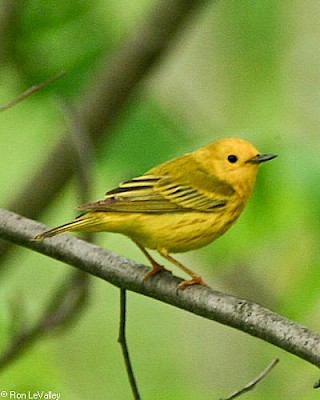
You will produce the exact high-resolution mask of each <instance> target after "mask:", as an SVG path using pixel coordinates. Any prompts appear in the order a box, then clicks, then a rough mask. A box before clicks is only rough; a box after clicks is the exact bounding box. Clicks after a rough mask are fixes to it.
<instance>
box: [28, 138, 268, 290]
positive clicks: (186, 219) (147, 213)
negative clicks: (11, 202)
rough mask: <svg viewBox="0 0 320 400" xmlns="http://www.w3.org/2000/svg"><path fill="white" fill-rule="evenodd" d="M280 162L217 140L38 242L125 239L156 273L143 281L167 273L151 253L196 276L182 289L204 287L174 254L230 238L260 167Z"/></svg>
mask: <svg viewBox="0 0 320 400" xmlns="http://www.w3.org/2000/svg"><path fill="white" fill-rule="evenodd" d="M275 157H276V155H274V154H260V153H259V152H258V151H257V150H256V149H255V148H254V147H253V146H252V145H251V144H250V143H248V142H246V141H244V140H242V139H238V138H227V139H220V140H217V141H215V142H213V143H210V144H208V145H207V146H204V147H201V148H200V149H198V150H196V151H194V152H193V153H188V154H185V155H183V156H181V157H177V158H174V159H172V160H170V161H167V162H165V163H163V164H160V165H158V166H156V167H154V168H152V169H150V170H149V171H148V172H146V173H145V174H144V175H141V176H139V177H136V178H133V179H132V180H130V181H127V182H123V183H121V184H120V185H119V186H118V187H117V188H115V189H113V190H111V191H109V192H107V193H106V196H105V198H104V199H103V200H99V201H96V202H92V203H88V204H84V205H81V206H80V207H78V209H79V210H85V211H86V213H85V214H83V215H81V216H79V217H78V218H76V219H75V220H74V221H72V222H70V223H68V224H65V225H62V226H59V227H57V228H54V229H51V230H49V231H47V232H44V233H42V234H41V235H38V236H36V237H35V240H42V239H45V238H48V237H50V236H54V235H57V234H59V233H62V232H67V231H85V232H98V231H106V232H115V233H122V234H123V235H126V236H128V237H129V238H131V239H132V240H133V241H134V242H135V243H136V244H137V245H138V246H139V248H140V249H141V250H142V252H143V253H144V254H145V256H146V257H147V258H148V260H149V261H150V262H151V265H152V270H151V271H150V272H148V273H147V274H146V275H145V277H144V279H148V278H150V277H151V276H153V275H154V274H156V273H157V272H159V271H162V270H164V267H163V266H161V265H160V264H158V263H157V262H156V261H155V260H154V259H153V258H152V257H151V256H150V254H149V253H148V252H147V251H146V248H148V249H154V250H157V251H158V253H160V254H161V255H162V256H163V257H164V258H166V259H167V260H169V261H170V262H172V263H173V264H175V265H177V266H178V267H179V268H181V269H182V270H183V271H184V272H186V273H187V274H188V275H190V276H191V279H189V280H186V281H183V282H182V283H180V285H179V287H180V288H185V287H186V286H188V285H192V284H195V283H198V284H202V285H205V283H204V281H203V280H202V278H201V277H200V276H199V275H197V274H196V273H194V272H193V271H191V270H190V269H189V268H187V267H186V266H184V265H183V264H181V263H180V262H179V261H177V260H176V259H174V258H173V257H172V256H171V255H170V253H179V252H185V251H189V250H193V249H197V248H199V247H202V246H205V245H207V244H208V243H210V242H212V241H213V240H215V239H217V238H218V237H219V236H221V235H222V234H223V233H224V232H226V230H227V229H229V228H230V226H231V225H232V224H233V223H234V222H235V220H236V219H237V218H238V217H239V215H240V214H241V212H242V210H243V208H244V206H245V203H246V201H247V200H248V198H249V196H250V193H251V191H252V188H253V186H254V183H255V178H256V173H257V170H258V166H259V165H260V163H262V162H264V161H268V160H271V159H273V158H275Z"/></svg>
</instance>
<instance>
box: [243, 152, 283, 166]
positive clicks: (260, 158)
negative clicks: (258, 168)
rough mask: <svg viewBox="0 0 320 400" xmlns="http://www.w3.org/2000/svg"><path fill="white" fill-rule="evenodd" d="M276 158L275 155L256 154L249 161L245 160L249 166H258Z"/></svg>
mask: <svg viewBox="0 0 320 400" xmlns="http://www.w3.org/2000/svg"><path fill="white" fill-rule="evenodd" d="M276 157H278V156H277V155H276V154H257V155H256V156H255V157H253V158H250V160H247V161H246V163H249V164H260V163H263V162H265V161H269V160H272V159H273V158H276Z"/></svg>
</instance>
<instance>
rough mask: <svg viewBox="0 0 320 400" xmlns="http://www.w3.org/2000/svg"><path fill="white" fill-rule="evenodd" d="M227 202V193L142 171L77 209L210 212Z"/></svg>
mask: <svg viewBox="0 0 320 400" xmlns="http://www.w3.org/2000/svg"><path fill="white" fill-rule="evenodd" d="M226 203H227V197H226V196H221V195H219V194H218V195H216V196H215V193H212V196H211V193H210V195H208V193H207V192H206V191H201V189H200V188H197V187H196V186H195V187H194V186H190V185H188V184H184V183H177V182H175V181H173V180H172V179H171V178H170V177H169V176H168V175H166V176H154V175H142V176H140V177H137V178H134V179H132V180H131V181H127V182H124V183H122V184H120V185H119V186H118V187H117V188H115V189H113V190H111V191H109V192H107V193H106V197H105V198H104V199H103V200H100V201H97V202H93V203H88V204H84V205H82V206H80V207H79V209H80V210H101V211H120V212H133V213H134V212H136V213H164V212H180V211H193V210H197V211H204V212H212V211H214V210H215V209H216V208H218V207H222V206H224V205H225V204H226Z"/></svg>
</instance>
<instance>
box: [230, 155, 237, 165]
mask: <svg viewBox="0 0 320 400" xmlns="http://www.w3.org/2000/svg"><path fill="white" fill-rule="evenodd" d="M228 161H229V162H231V163H232V164H234V163H236V162H237V161H238V157H237V156H234V155H233V154H231V155H230V156H228Z"/></svg>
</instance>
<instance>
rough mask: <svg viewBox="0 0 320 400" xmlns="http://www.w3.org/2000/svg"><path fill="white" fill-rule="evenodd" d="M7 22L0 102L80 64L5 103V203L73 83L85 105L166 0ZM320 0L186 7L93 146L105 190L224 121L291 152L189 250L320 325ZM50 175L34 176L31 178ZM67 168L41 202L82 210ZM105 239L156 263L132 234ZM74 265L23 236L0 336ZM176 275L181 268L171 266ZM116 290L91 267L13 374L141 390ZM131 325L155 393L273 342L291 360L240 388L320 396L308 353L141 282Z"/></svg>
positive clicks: (232, 383)
mask: <svg viewBox="0 0 320 400" xmlns="http://www.w3.org/2000/svg"><path fill="white" fill-rule="evenodd" d="M18 3H19V5H18V6H17V10H16V14H15V18H14V20H12V21H8V22H9V27H8V28H7V30H6V31H5V33H3V40H2V39H1V44H0V46H2V47H3V48H2V50H4V49H5V51H1V60H0V61H1V63H0V75H1V79H0V104H2V103H4V102H6V101H7V100H9V99H11V98H13V97H15V96H16V95H17V94H18V93H20V92H21V91H23V90H24V89H26V88H27V87H29V86H31V85H32V84H34V83H38V82H40V81H42V80H44V79H47V78H48V77H50V76H51V75H53V74H55V73H57V72H58V71H60V70H66V71H67V75H66V76H65V77H64V78H62V79H61V80H60V81H58V82H56V83H54V84H52V85H51V86H50V87H47V88H45V89H44V90H43V91H41V92H39V93H37V94H35V95H33V96H32V97H30V98H28V99H27V100H25V101H24V102H23V103H21V104H19V105H17V106H16V107H14V108H12V109H10V110H8V111H6V112H4V113H1V116H0V121H1V131H0V165H1V168H0V179H1V188H2V190H1V191H0V201H1V207H7V205H8V204H9V201H10V199H11V198H13V197H14V196H15V195H16V194H17V193H18V192H19V188H20V187H21V186H22V185H23V184H24V182H25V181H26V180H28V179H29V177H31V176H32V174H33V173H34V171H35V170H36V169H37V167H38V166H39V165H41V162H42V161H43V160H45V159H46V156H47V154H49V152H50V148H51V147H52V146H53V145H54V144H55V142H56V141H57V140H58V139H59V137H60V136H61V135H63V133H64V130H65V127H66V118H65V115H64V110H63V107H61V99H62V100H63V101H69V102H70V103H71V104H76V103H77V99H78V98H79V96H80V95H81V93H82V91H83V90H85V88H86V85H87V84H88V80H89V79H91V77H92V76H94V74H95V71H96V68H97V66H98V65H99V64H100V63H101V61H102V60H103V59H104V57H105V54H110V55H111V54H112V51H114V50H116V49H117V48H118V46H119V45H120V44H121V42H122V40H123V39H125V37H126V35H127V34H128V33H129V32H130V30H132V29H134V28H135V26H138V25H139V23H140V21H142V20H143V18H145V17H146V16H147V14H148V11H149V9H151V8H152V6H153V5H154V4H155V2H153V1H147V0H144V1H142V0H140V1H135V2H132V1H130V0H100V1H91V2H84V1H81V0H71V1H69V2H62V1H58V0H57V1H51V2H40V1H34V0H33V1H31V0H25V1H22V2H18ZM319 21H320V3H319V2H317V1H315V0H309V1H304V2H302V1H289V0H287V1H281V2H279V1H276V0H273V1H271V0H266V1H256V2H255V1H248V0H247V1H241V2H240V1H237V0H232V1H220V2H212V3H210V2H209V3H208V5H207V7H205V8H203V9H202V10H201V12H199V13H197V14H196V15H195V16H194V18H193V19H192V20H190V21H189V23H188V24H187V26H186V27H185V29H184V31H183V32H182V33H181V34H180V35H179V36H178V37H177V40H176V41H175V43H174V45H173V46H172V48H171V50H170V52H169V53H167V54H166V56H165V57H164V58H163V60H162V61H161V63H160V64H159V65H157V66H156V68H155V69H154V70H153V71H152V74H150V75H148V79H146V80H144V82H143V84H142V85H141V87H140V91H139V94H138V95H137V96H135V97H134V98H133V99H131V102H130V105H129V106H128V107H127V108H126V109H125V112H123V113H122V114H121V118H120V119H119V122H118V123H117V124H116V126H114V128H113V129H112V135H111V136H110V138H109V139H108V140H107V141H106V142H105V143H104V144H103V145H101V146H100V147H99V148H98V149H97V150H96V152H95V157H94V162H93V165H92V175H91V176H92V185H93V186H92V187H93V189H92V191H93V194H92V199H90V200H95V199H98V198H101V197H102V196H103V194H104V193H105V192H106V191H107V190H109V189H112V188H113V187H114V186H115V185H116V184H117V183H119V182H120V181H123V180H125V179H128V178H130V177H133V176H135V175H137V174H141V173H143V172H144V171H146V170H147V169H149V168H151V167H152V166H154V165H155V164H157V163H160V162H162V161H165V160H167V159H169V158H171V157H173V156H177V155H181V154H183V153H185V152H187V151H192V150H193V149H195V148H197V147H199V146H201V145H204V144H206V143H208V142H210V141H213V140H215V139H216V138H219V137H224V136H239V137H242V138H244V139H247V140H249V141H251V142H252V143H253V144H254V145H255V146H256V147H257V148H258V149H259V150H260V151H261V152H266V153H268V152H269V153H277V154H278V155H279V157H278V158H277V159H276V160H274V161H272V162H271V163H270V164H269V163H268V164H266V165H264V166H263V167H262V168H261V170H260V171H259V176H258V179H257V185H256V188H255V190H254V193H253V195H252V198H251V200H250V202H249V204H248V206H247V208H246V209H245V211H244V213H243V215H242V216H241V218H240V220H239V222H238V223H237V224H236V225H235V226H234V227H233V228H232V229H231V230H230V232H228V233H227V234H226V235H225V236H223V237H222V238H221V239H219V240H218V241H217V242H215V243H214V244H212V245H210V246H208V247H207V248H204V249H200V250H198V251H195V252H190V253H188V254H183V255H179V256H178V258H179V260H182V261H184V262H185V263H186V265H188V266H190V267H192V268H193V269H195V270H196V271H197V272H199V273H200V274H201V275H202V276H203V277H204V278H205V280H206V281H208V282H209V283H210V284H211V285H212V286H213V287H214V288H216V289H219V290H222V291H226V292H228V293H232V294H234V295H237V296H240V297H243V298H245V299H250V300H252V301H255V302H257V303H259V304H261V305H263V306H265V307H268V308H270V309H272V310H273V311H275V312H277V313H280V314H282V315H284V316H286V317H288V318H291V319H293V320H295V321H296V322H298V323H301V324H303V325H306V326H308V327H309V328H310V329H312V330H315V331H319V330H320V322H319V321H320V320H319V311H320V296H319V287H320V283H319V279H318V278H319V270H318V268H319V231H320V226H319V217H320V207H319V199H320V185H319V177H320V175H319V167H320V158H319V154H320V139H319V119H320V113H319V108H320V46H319V40H320V23H319ZM37 190H40V188H37V187H34V191H35V192H36V191H37ZM77 199H78V194H77V188H76V185H75V182H72V183H70V185H68V187H66V188H65V189H64V190H63V191H62V192H61V193H60V194H59V195H58V198H57V199H56V200H55V202H54V203H52V204H51V205H50V207H49V208H48V209H47V210H46V212H45V213H44V214H43V215H42V216H41V221H42V222H44V223H46V224H48V225H50V226H55V225H59V224H62V223H64V222H67V221H69V220H71V219H72V218H73V217H74V216H75V215H76V211H75V207H76V206H77ZM97 243H98V244H99V245H101V246H103V247H105V248H107V249H110V250H111V251H114V252H117V253H119V254H122V255H124V256H127V257H130V258H132V259H134V260H136V261H139V262H143V263H145V260H144V257H143V255H142V254H140V252H139V250H138V249H136V248H135V247H134V245H133V244H132V243H131V242H130V241H129V240H128V239H127V238H125V237H121V236H117V235H112V234H107V233H106V234H99V235H97ZM70 270H71V267H69V266H66V265H64V264H62V263H59V262H57V261H54V260H51V259H49V258H46V257H44V256H41V255H39V254H36V253H33V252H31V251H29V250H26V249H22V248H17V249H16V251H15V252H14V253H11V256H10V259H9V260H7V262H6V264H5V266H4V267H3V271H2V274H1V275H0V300H1V301H0V345H1V348H2V349H4V348H5V347H6V345H7V343H8V341H9V338H10V335H11V334H12V331H13V330H14V329H20V328H21V327H22V328H23V327H24V326H29V324H31V323H32V321H34V320H35V319H36V318H37V316H38V315H39V313H40V312H41V310H42V309H43V306H44V304H45V301H46V299H47V298H48V296H49V295H50V293H51V292H52V290H54V288H55V287H56V285H58V284H59V282H61V279H63V277H64V276H67V274H68V273H69V272H70ZM174 272H175V273H176V274H178V275H179V276H181V273H180V271H177V270H174ZM118 320H119V290H118V289H117V288H115V287H113V286H111V285H109V284H107V283H105V282H102V281H100V280H98V279H96V278H92V282H91V295H90V299H89V303H88V306H87V308H86V310H85V311H84V312H83V313H82V314H81V315H79V317H78V320H77V321H76V322H74V323H73V324H72V325H71V326H70V327H69V328H68V329H66V330H63V331H56V332H54V333H53V334H51V335H49V336H46V337H45V338H43V339H41V340H39V341H38V343H37V344H36V345H34V346H33V347H31V348H30V349H29V350H28V351H27V353H26V354H25V355H23V356H22V357H21V358H19V359H18V360H17V361H15V362H14V363H13V364H11V365H10V366H9V367H8V368H6V369H5V370H3V371H2V373H1V376H0V390H2V389H6V390H15V391H17V392H27V391H28V390H31V391H36V390H52V391H53V392H59V393H61V399H68V400H73V399H77V400H81V399H88V398H90V399H94V400H100V399H101V400H103V399H128V398H131V393H130V389H129V385H128V382H127V378H126V374H125V368H124V365H123V361H122V356H121V350H120V347H119V344H118V343H117V335H118ZM128 341H129V347H130V351H131V357H132V362H133V366H134V370H135V374H136V378H137V381H138V384H139V388H140V391H141V395H142V398H143V399H150V400H155V399H161V400H162V399H168V400H175V399H185V400H189V399H190V400H192V399H219V398H220V397H223V396H227V395H228V394H230V393H231V392H232V391H233V390H235V389H237V388H240V387H242V386H244V385H245V384H246V383H247V382H248V381H250V380H251V379H253V378H254V377H255V376H256V375H257V374H258V373H259V372H261V370H263V369H264V368H265V367H266V366H267V365H268V364H269V363H270V362H271V360H272V359H273V358H275V357H279V358H280V359H281V362H280V364H279V365H278V366H277V367H276V369H275V370H273V372H272V373H271V374H270V376H268V378H267V379H266V380H264V381H263V382H262V383H260V384H259V385H258V387H257V388H256V389H255V390H254V392H252V393H250V394H248V395H246V397H245V396H243V398H252V399H258V400H260V399H289V398H290V399H299V400H300V399H302V398H303V399H306V400H309V399H310V400H311V399H317V398H319V393H318V392H317V391H316V390H314V389H312V385H313V384H314V382H315V381H317V380H318V379H319V377H320V376H319V375H320V374H319V371H318V370H317V369H316V368H315V367H313V366H312V365H310V364H308V363H306V362H304V361H302V360H300V359H298V358H296V357H294V356H292V355H289V354H286V353H285V352H283V351H281V350H279V349H278V348H275V347H273V346H272V345H270V344H267V343H264V342H262V341H260V340H257V339H255V338H253V337H250V336H248V335H246V334H244V333H241V332H239V331H236V330H233V329H231V328H228V327H224V326H221V325H219V324H217V323H213V322H210V321H207V320H204V319H202V318H199V317H196V316H194V315H192V314H188V313H186V312H184V311H182V310H178V309H174V308H172V307H170V306H168V305H165V304H161V303H159V302H157V301H154V300H151V299H149V298H145V297H143V296H139V295H136V294H133V293H128Z"/></svg>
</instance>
